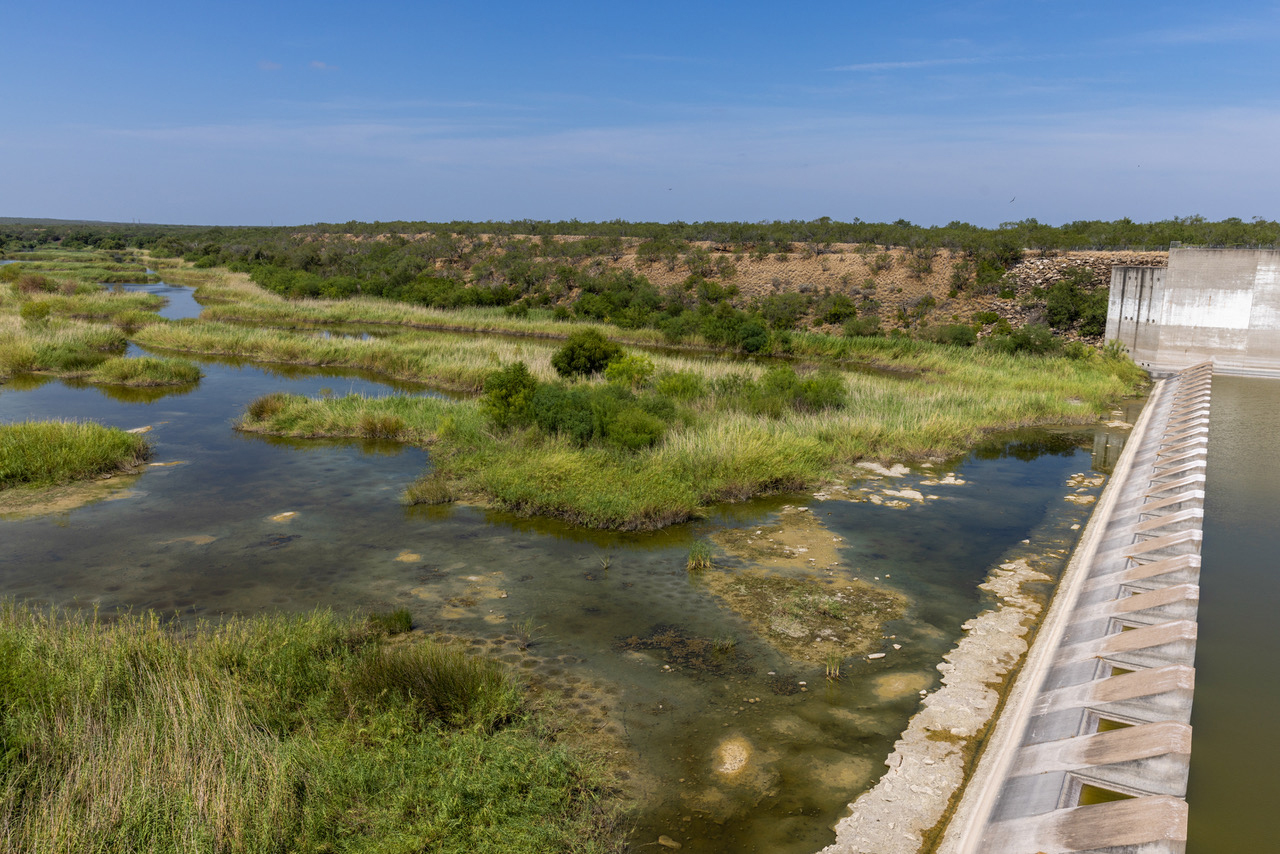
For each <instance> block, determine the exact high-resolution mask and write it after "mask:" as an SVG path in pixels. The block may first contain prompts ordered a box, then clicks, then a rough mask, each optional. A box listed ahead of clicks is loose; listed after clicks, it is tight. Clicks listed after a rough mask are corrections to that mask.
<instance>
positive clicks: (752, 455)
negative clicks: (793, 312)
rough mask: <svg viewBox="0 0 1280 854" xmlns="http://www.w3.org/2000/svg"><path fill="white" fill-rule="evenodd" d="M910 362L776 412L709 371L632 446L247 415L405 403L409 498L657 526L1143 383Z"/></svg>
mask: <svg viewBox="0 0 1280 854" xmlns="http://www.w3.org/2000/svg"><path fill="white" fill-rule="evenodd" d="M914 363H915V364H916V365H919V366H921V367H923V368H927V370H926V371H925V373H923V374H921V375H920V376H919V377H917V378H916V379H913V380H903V379H898V378H892V377H887V376H879V375H869V374H862V373H845V374H842V375H841V376H842V380H843V382H844V384H845V390H846V393H847V395H846V396H847V404H846V405H845V406H844V407H843V408H840V409H827V410H822V411H819V412H802V411H796V410H786V411H783V412H781V413H780V414H778V415H777V416H776V417H771V416H768V415H763V414H754V413H752V412H745V411H741V410H740V409H738V408H735V407H736V405H737V398H736V396H735V395H734V394H729V393H725V394H720V393H717V392H716V391H714V389H715V387H716V384H715V383H714V382H704V383H703V385H704V386H705V387H706V388H707V389H712V390H711V391H706V392H704V393H703V394H702V395H701V396H694V397H692V398H691V399H690V401H689V402H688V403H685V404H682V406H683V410H682V415H681V417H679V418H677V419H675V421H673V422H672V423H671V424H670V425H669V428H668V430H667V432H666V434H665V435H664V436H663V438H662V439H660V440H659V441H658V442H657V444H655V445H654V446H653V447H652V448H649V449H645V450H641V451H637V452H632V451H626V450H620V449H616V448H609V447H601V446H587V447H580V446H579V445H578V444H577V443H575V442H574V441H572V440H570V439H568V438H566V437H563V436H559V435H546V434H544V433H541V432H540V431H538V430H537V429H533V428H531V429H513V430H500V429H498V428H496V427H495V426H493V425H492V424H491V423H490V422H488V421H487V420H486V419H485V417H484V415H483V414H482V411H481V408H480V406H479V404H478V403H477V402H476V401H475V400H462V401H444V400H439V399H427V398H406V397H394V396H393V397H383V398H365V397H359V396H349V397H343V398H333V399H320V400H310V399H307V398H303V397H299V396H285V395H278V396H270V397H268V398H260V399H259V400H258V401H255V402H254V403H253V404H251V405H250V407H249V408H248V410H247V411H246V413H245V415H244V416H243V417H242V418H241V420H240V422H239V427H240V428H241V429H244V430H249V431H257V432H266V433H273V434H280V435H288V436H300V437H305V436H317V437H318V436H369V437H372V436H373V435H374V434H372V433H370V432H368V427H367V425H372V424H377V423H380V419H386V418H394V419H396V422H395V423H396V424H397V425H398V426H399V432H398V434H397V438H400V439H401V440H403V441H408V442H413V443H416V444H421V445H430V446H431V452H432V463H433V469H432V472H431V473H430V474H429V475H427V476H424V479H423V480H422V481H420V482H419V483H418V484H415V485H414V486H413V487H411V488H410V490H409V493H408V495H407V498H408V499H409V500H410V501H421V502H425V503H440V502H442V501H447V500H449V499H450V498H453V497H467V496H470V497H475V498H480V499H482V500H485V501H489V502H492V503H495V504H497V505H499V506H501V507H504V508H506V509H509V510H511V511H514V512H517V513H522V514H526V515H548V516H556V517H559V518H563V519H567V520H569V521H572V522H575V523H577V524H582V525H587V526H590V527H598V528H620V529H650V528H659V527H662V526H664V525H670V524H674V523H677V522H682V521H686V520H688V519H691V518H694V517H696V516H698V515H699V514H700V513H701V512H703V510H704V509H705V508H706V507H707V505H709V504H711V503H714V502H718V501H726V500H729V501H737V500H744V499H747V498H750V497H752V496H755V495H759V494H762V493H767V492H771V491H784V490H794V489H801V488H805V487H807V486H810V485H814V484H818V483H821V482H824V481H827V480H829V479H831V478H835V477H839V476H841V475H842V474H844V473H846V472H847V471H848V470H849V469H850V467H851V466H852V465H853V463H855V462H856V461H858V460H860V459H863V458H873V459H904V458H905V459H910V458H923V457H946V456H951V455H954V454H956V453H960V452H962V451H964V450H966V449H968V448H969V447H971V446H972V445H973V444H975V443H976V442H977V441H978V439H980V438H981V436H982V435H983V433H985V432H988V431H991V430H998V429H1009V428H1014V427H1021V426H1029V425H1035V424H1049V423H1083V422H1088V421H1092V420H1094V419H1095V418H1096V417H1097V415H1098V414H1099V413H1101V412H1104V411H1106V409H1107V408H1108V407H1110V406H1112V405H1114V404H1115V402H1116V401H1118V400H1119V399H1120V398H1121V397H1123V396H1124V395H1125V394H1128V393H1131V392H1132V391H1133V390H1134V384H1133V383H1132V382H1130V381H1128V380H1126V379H1125V378H1124V377H1123V376H1121V375H1117V372H1116V371H1115V370H1113V368H1112V366H1111V365H1109V364H1108V363H1107V362H1106V361H1105V360H1104V359H1102V358H1098V359H1090V360H1071V359H1065V358H1048V357H1033V356H1017V355H1006V354H999V353H991V352H974V351H970V350H956V349H952V348H945V347H941V346H939V345H932V344H922V345H920V349H919V350H918V351H916V352H915V353H914ZM691 364H693V363H691ZM707 364H709V365H713V366H715V367H714V369H715V370H719V369H720V366H719V363H707ZM694 367H696V364H694ZM1121 373H1123V371H1121ZM748 376H750V375H748Z"/></svg>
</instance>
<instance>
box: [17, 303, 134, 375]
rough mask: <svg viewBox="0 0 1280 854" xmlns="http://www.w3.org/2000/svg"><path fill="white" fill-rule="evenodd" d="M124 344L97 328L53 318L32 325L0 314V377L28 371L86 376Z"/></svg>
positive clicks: (118, 337)
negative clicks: (84, 374)
mask: <svg viewBox="0 0 1280 854" xmlns="http://www.w3.org/2000/svg"><path fill="white" fill-rule="evenodd" d="M126 343H127V342H126V339H125V336H124V335H123V333H121V332H120V330H118V329H113V328H111V327H107V326H102V325H100V324H94V323H86V322H84V321H78V320H62V319H56V318H50V319H49V320H47V321H44V322H41V323H35V324H33V323H23V322H22V320H21V319H20V318H19V317H17V316H15V315H13V314H0V377H5V376H9V375H12V374H17V373H26V372H29V371H48V372H51V373H59V374H83V373H87V372H88V371H89V370H91V369H92V368H94V367H96V366H97V365H99V364H101V363H102V362H104V361H106V359H107V358H108V357H109V355H110V354H111V353H113V352H120V351H121V350H123V349H124V348H125V344H126Z"/></svg>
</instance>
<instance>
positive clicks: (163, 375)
mask: <svg viewBox="0 0 1280 854" xmlns="http://www.w3.org/2000/svg"><path fill="white" fill-rule="evenodd" d="M201 376H203V374H202V373H201V372H200V368H198V367H197V366H196V365H195V363H193V362H189V361H187V360H186V359H158V358H155V357H152V356H143V357H140V358H137V359H126V358H123V357H116V358H111V359H107V360H106V361H105V362H103V363H102V364H100V365H98V366H97V367H96V368H94V370H93V373H92V374H90V375H89V381H90V382H95V383H103V384H105V385H127V386H143V387H145V386H166V385H190V384H191V383H194V382H199V380H200V377H201Z"/></svg>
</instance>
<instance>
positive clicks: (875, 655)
mask: <svg viewBox="0 0 1280 854" xmlns="http://www.w3.org/2000/svg"><path fill="white" fill-rule="evenodd" d="M884 655H885V654H884V653H883V652H873V653H871V654H870V655H868V656H867V658H868V660H870V661H875V660H876V659H877V658H884Z"/></svg>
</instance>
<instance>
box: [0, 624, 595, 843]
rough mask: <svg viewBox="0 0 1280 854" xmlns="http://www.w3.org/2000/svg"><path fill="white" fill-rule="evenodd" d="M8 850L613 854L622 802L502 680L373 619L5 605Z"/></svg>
mask: <svg viewBox="0 0 1280 854" xmlns="http://www.w3.org/2000/svg"><path fill="white" fill-rule="evenodd" d="M0 702H3V705H4V708H5V710H6V714H5V715H4V716H3V718H0V737H2V738H3V743H4V744H5V745H6V747H7V755H6V761H5V763H3V765H0V838H3V839H4V843H5V848H6V850H12V851H59V852H73V854H74V852H85V854H88V852H94V854H98V852H103V854H114V853H115V852H120V854H123V853H124V852H135V851H211V852H212V851H217V852H245V854H256V852H264V854H265V852H272V853H273V854H274V853H275V852H317V851H368V852H372V851H404V852H408V851H426V850H430V851H433V852H457V854H461V852H490V854H498V852H504V854H505V852H543V851H569V852H595V851H603V850H608V849H609V848H610V847H611V836H612V835H613V833H612V827H611V825H610V822H609V820H608V819H607V818H603V817H602V812H603V811H602V809H601V798H602V794H601V793H602V789H601V787H600V785H599V783H598V780H597V778H595V777H594V776H593V775H592V774H591V773H588V772H587V771H586V770H585V769H584V768H583V766H582V765H581V764H580V763H578V762H576V761H575V760H573V759H572V758H571V757H570V756H569V755H568V754H566V753H565V752H564V751H563V750H562V749H561V748H558V747H555V746H553V745H551V744H549V743H548V742H547V741H545V740H544V739H543V738H541V737H540V735H539V728H538V725H537V722H536V720H535V719H534V718H533V717H532V716H531V713H530V712H529V711H528V710H527V709H525V708H524V707H523V706H522V703H521V697H520V692H519V691H518V690H517V689H516V688H515V686H514V685H513V684H512V683H511V682H510V681H509V680H508V679H507V678H506V677H505V676H504V675H503V672H502V671H501V670H500V668H499V666H498V665H497V664H496V663H493V662H490V661H487V660H484V659H480V658H474V657H471V656H468V655H467V654H466V653H464V652H461V651H460V650H457V649H453V648H449V647H442V646H439V645H437V644H434V643H432V642H430V641H425V640H423V641H421V642H407V643H398V644H395V645H393V646H390V647H389V646H388V645H386V644H385V643H384V642H383V641H382V640H381V634H380V633H378V632H371V631H370V629H369V626H368V624H367V623H366V622H365V621H363V620H341V619H337V618H335V617H333V616H331V615H327V614H311V615H307V616H302V617H263V618H255V619H234V620H229V621H227V622H225V623H223V624H221V625H218V626H216V627H215V626H208V625H202V626H198V627H195V628H194V629H191V630H177V629H175V628H173V627H169V626H166V625H164V624H162V623H161V622H160V621H159V619H157V618H156V617H155V616H154V615H143V616H138V617H127V618H123V619H120V620H118V621H117V622H114V623H110V624H108V623H104V622H102V621H99V620H97V619H96V618H95V619H88V618H82V617H77V616H68V615H64V614H48V613H41V612H35V611H31V610H28V609H25V608H21V607H18V606H15V605H13V604H11V603H10V604H6V605H4V606H0Z"/></svg>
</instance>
